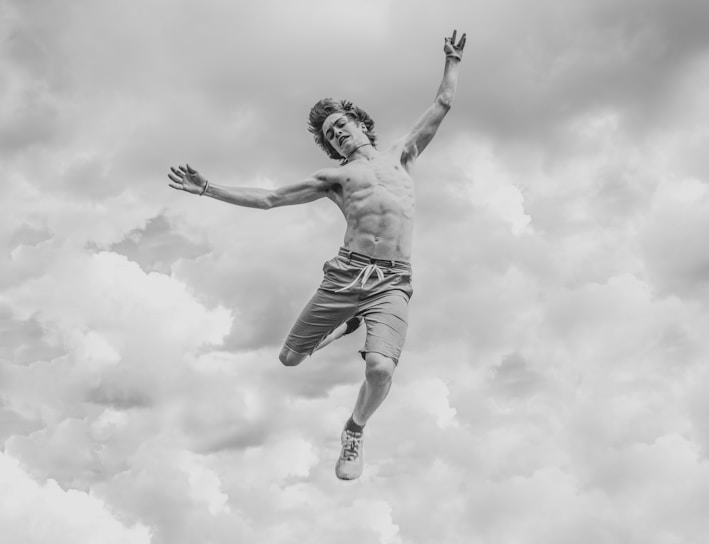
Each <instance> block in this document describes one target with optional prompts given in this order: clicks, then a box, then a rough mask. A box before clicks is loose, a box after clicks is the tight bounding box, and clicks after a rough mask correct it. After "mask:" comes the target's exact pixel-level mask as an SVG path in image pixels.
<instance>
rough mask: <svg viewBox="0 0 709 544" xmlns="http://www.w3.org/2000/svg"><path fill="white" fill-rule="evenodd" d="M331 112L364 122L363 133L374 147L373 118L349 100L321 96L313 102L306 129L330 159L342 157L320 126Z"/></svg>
mask: <svg viewBox="0 0 709 544" xmlns="http://www.w3.org/2000/svg"><path fill="white" fill-rule="evenodd" d="M333 113H344V114H345V115H347V117H349V118H350V119H354V120H355V121H358V122H360V123H364V126H365V127H366V129H367V130H366V131H365V134H366V135H367V138H369V141H370V143H371V144H372V145H373V146H375V147H376V145H377V136H376V135H375V134H374V120H373V119H372V118H371V117H370V116H369V115H368V114H367V112H366V111H364V110H363V109H362V108H358V107H357V106H355V105H354V104H352V102H350V101H349V100H333V99H332V98H323V99H322V100H319V101H318V102H317V104H315V105H314V106H313V107H312V108H311V110H310V115H309V116H308V131H309V132H310V133H311V134H312V135H313V138H314V139H315V143H316V144H318V145H319V146H320V147H321V148H322V149H323V150H324V151H325V153H327V156H328V157H330V158H331V159H335V160H340V159H342V157H341V156H340V154H339V153H338V152H337V151H336V150H335V148H334V147H332V146H331V145H330V142H328V141H327V139H325V137H324V136H323V133H322V126H323V123H325V119H327V118H328V117H329V116H330V115H332V114H333Z"/></svg>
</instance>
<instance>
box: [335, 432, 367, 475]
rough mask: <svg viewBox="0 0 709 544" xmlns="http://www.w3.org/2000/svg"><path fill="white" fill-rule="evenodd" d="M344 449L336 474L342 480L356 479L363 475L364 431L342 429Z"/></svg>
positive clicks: (336, 466) (336, 467)
mask: <svg viewBox="0 0 709 544" xmlns="http://www.w3.org/2000/svg"><path fill="white" fill-rule="evenodd" d="M340 439H341V441H342V451H341V452H340V458H339V459H338V460H337V465H335V474H336V475H337V477H338V478H339V479H340V480H354V479H355V478H359V477H360V476H361V475H362V469H363V468H364V462H363V457H364V456H363V454H362V433H357V432H355V431H350V430H349V429H345V430H344V431H342V437H341V438H340Z"/></svg>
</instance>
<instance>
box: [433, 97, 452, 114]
mask: <svg viewBox="0 0 709 544" xmlns="http://www.w3.org/2000/svg"><path fill="white" fill-rule="evenodd" d="M436 104H438V106H440V107H441V108H442V109H443V111H445V112H448V110H450V109H451V106H452V105H453V94H452V93H444V94H439V95H438V96H437V97H436Z"/></svg>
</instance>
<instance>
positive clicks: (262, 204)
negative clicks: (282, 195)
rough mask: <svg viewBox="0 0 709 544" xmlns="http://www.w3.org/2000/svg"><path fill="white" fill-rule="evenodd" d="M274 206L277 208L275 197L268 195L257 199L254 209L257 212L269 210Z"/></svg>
mask: <svg viewBox="0 0 709 544" xmlns="http://www.w3.org/2000/svg"><path fill="white" fill-rule="evenodd" d="M276 206H278V200H277V199H276V195H275V194H270V195H267V196H264V197H263V198H261V199H259V201H258V202H257V203H256V206H255V207H256V208H258V209H259V210H270V209H271V208H275V207H276Z"/></svg>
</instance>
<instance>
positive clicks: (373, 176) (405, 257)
mask: <svg viewBox="0 0 709 544" xmlns="http://www.w3.org/2000/svg"><path fill="white" fill-rule="evenodd" d="M334 181H335V184H334V185H333V189H332V190H331V194H330V195H329V196H330V198H331V199H332V200H333V201H335V203H337V204H338V206H339V207H340V209H341V210H342V213H343V214H344V216H345V219H346V221H347V230H346V232H345V239H344V244H343V245H344V247H345V248H347V249H350V250H352V251H356V252H359V253H364V254H365V255H369V256H370V257H374V258H376V259H387V260H389V259H392V260H397V261H409V260H410V259H411V245H412V235H413V226H414V215H415V203H414V183H413V180H412V178H411V176H409V173H408V172H407V171H406V169H405V168H404V166H403V165H402V163H401V150H397V149H392V150H390V151H386V152H381V153H377V155H376V156H375V157H374V158H372V159H369V160H368V159H359V160H355V161H353V162H351V163H349V164H346V165H344V166H342V167H340V168H338V169H337V170H336V179H335V180H334Z"/></svg>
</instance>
